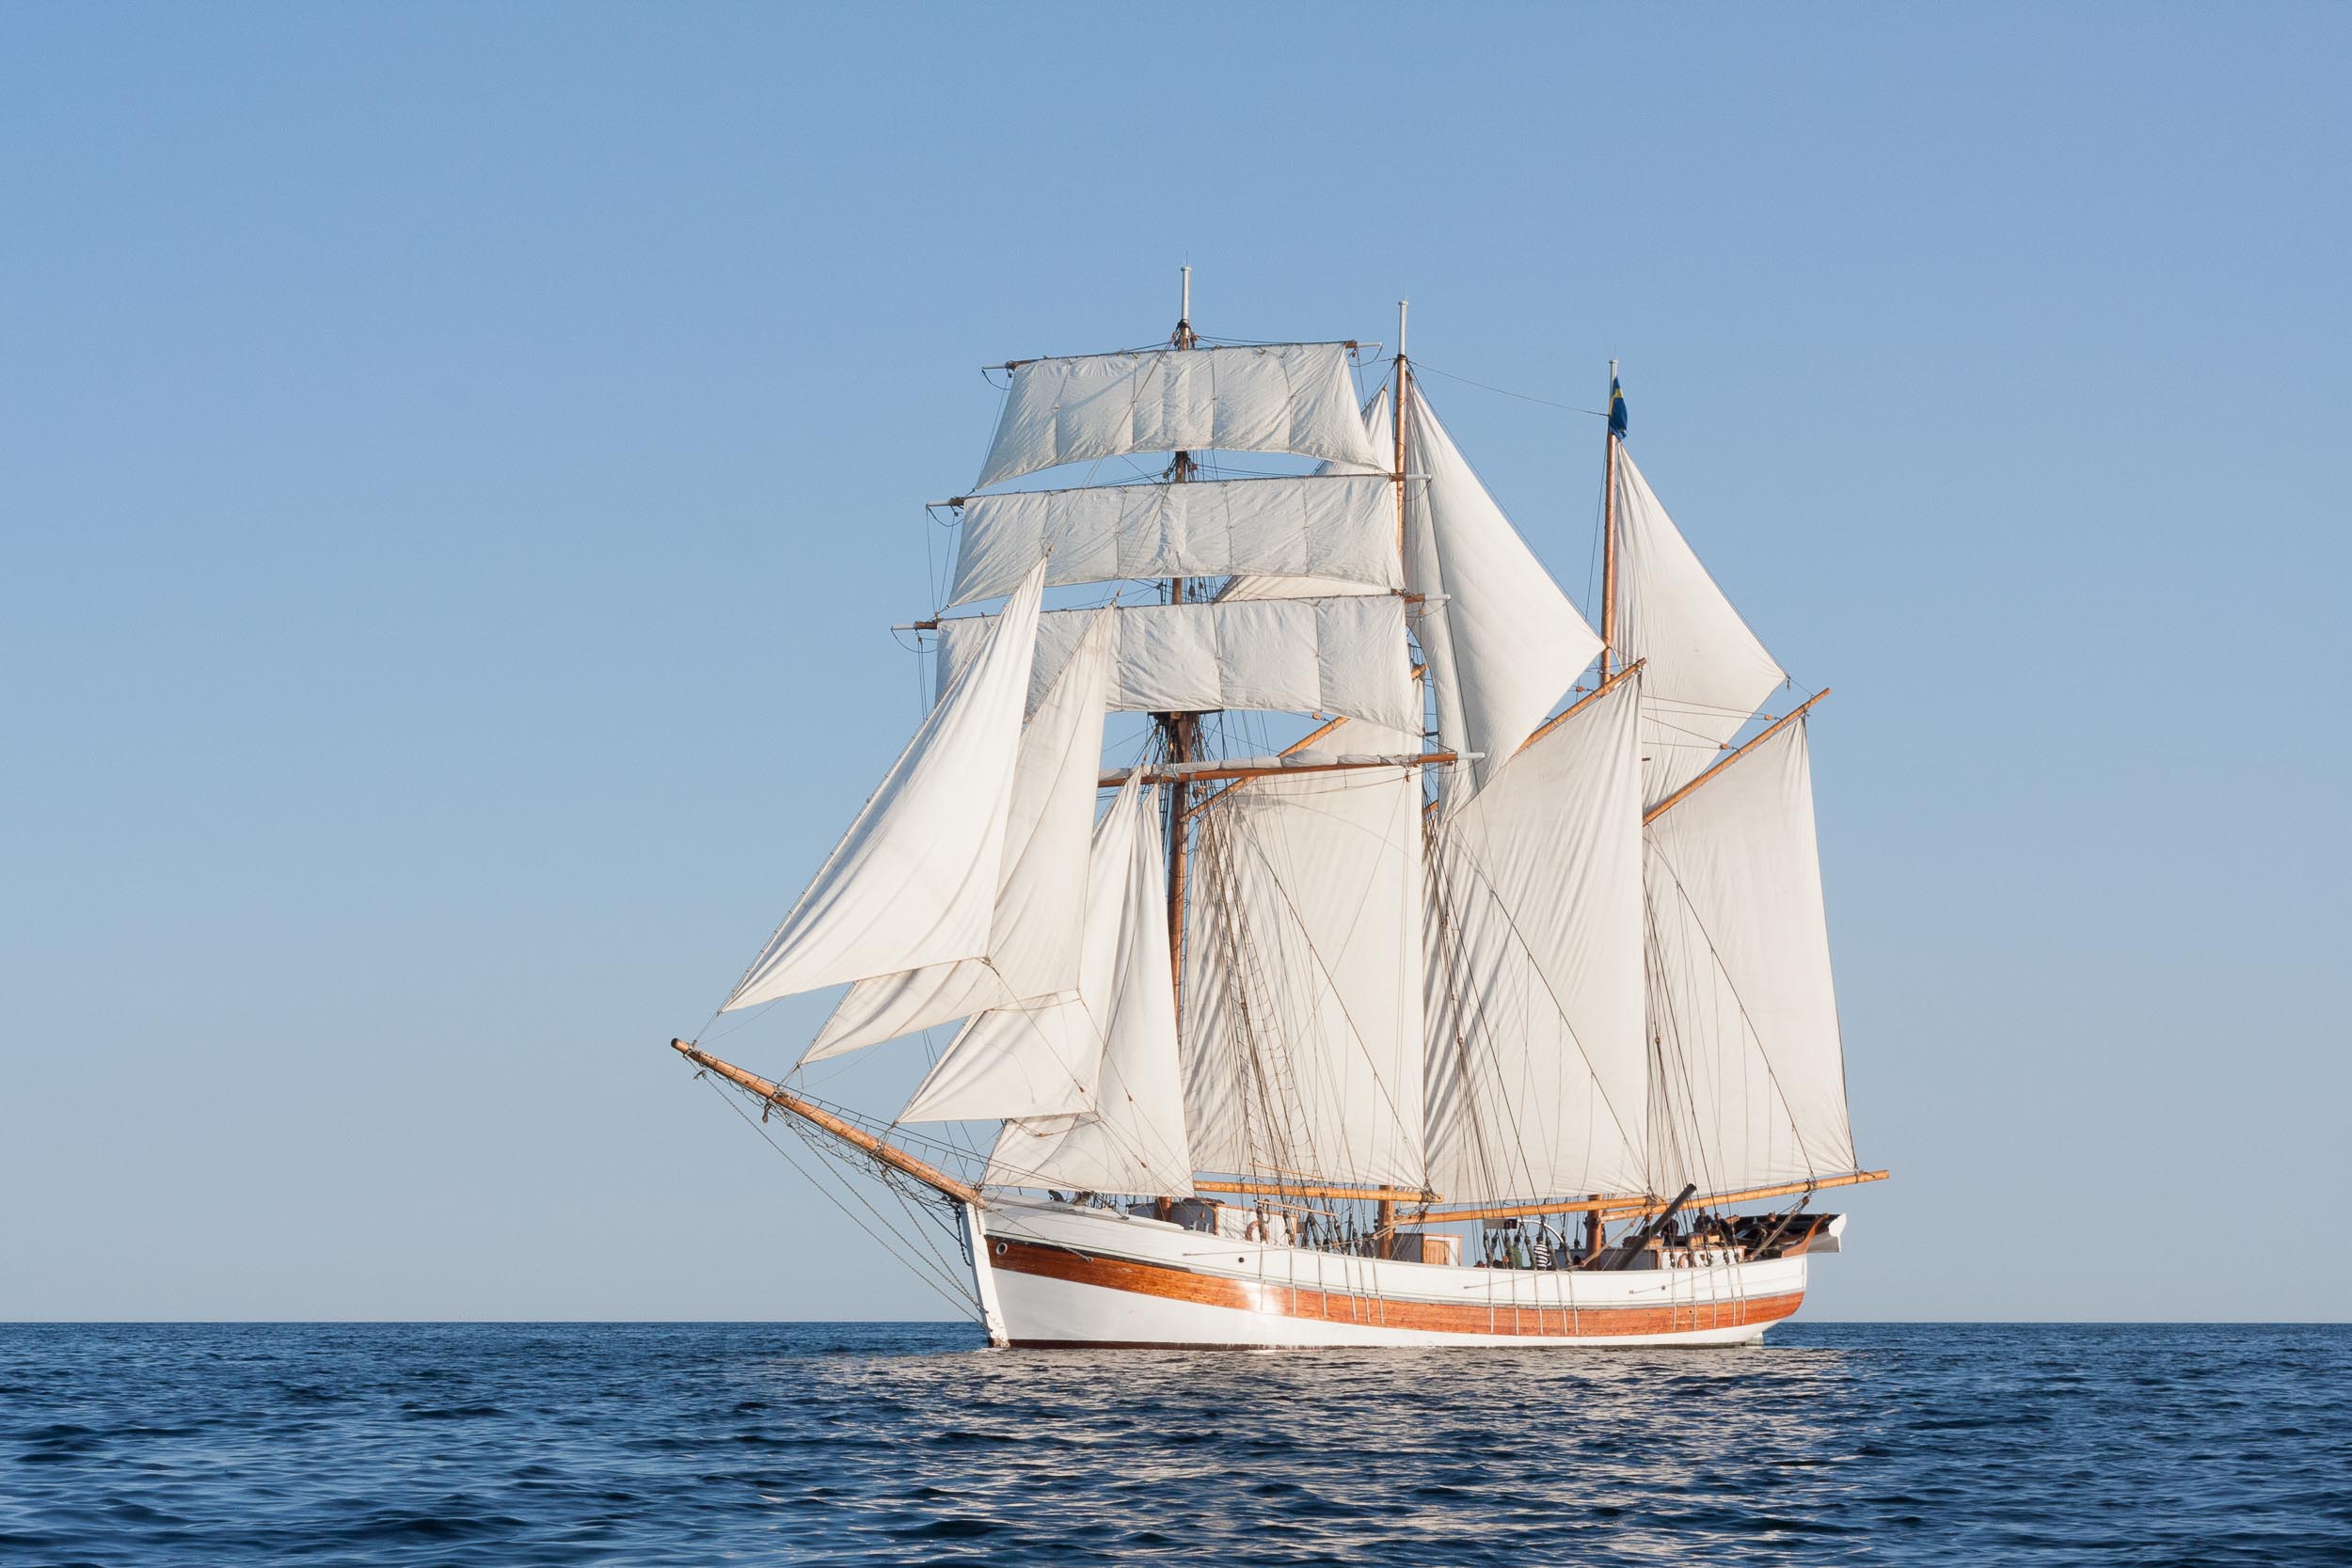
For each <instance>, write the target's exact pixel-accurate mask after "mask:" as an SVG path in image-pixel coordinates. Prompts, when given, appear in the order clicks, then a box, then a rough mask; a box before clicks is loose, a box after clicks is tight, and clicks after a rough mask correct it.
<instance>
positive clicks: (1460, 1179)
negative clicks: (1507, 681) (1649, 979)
mask: <svg viewBox="0 0 2352 1568" xmlns="http://www.w3.org/2000/svg"><path fill="white" fill-rule="evenodd" d="M1639 679H1640V677H1639V676H1638V675H1637V676H1635V677H1634V678H1633V679H1631V680H1628V681H1626V682H1624V683H1622V684H1620V685H1618V686H1617V687H1615V688H1614V689H1612V690H1611V691H1609V692H1608V693H1606V694H1604V695H1602V696H1601V697H1599V698H1597V699H1596V700H1595V701H1594V702H1593V703H1592V704H1591V705H1590V706H1588V707H1586V708H1585V709H1584V710H1583V711H1581V712H1580V713H1578V714H1576V715H1575V716H1574V717H1573V718H1570V719H1568V720H1566V721H1564V722H1562V723H1561V724H1559V725H1558V726H1556V727H1555V728H1553V729H1552V730H1551V731H1549V733H1548V734H1546V735H1544V736H1542V737H1541V738H1539V739H1537V740H1535V741H1534V743H1532V744H1531V745H1529V746H1528V748H1527V749H1526V750H1525V751H1523V752H1519V753H1518V755H1517V756H1514V757H1512V758H1511V759H1510V760H1509V761H1508V762H1507V763H1506V765H1505V766H1504V767H1502V768H1500V769H1498V770H1497V771H1496V773H1495V775H1494V776H1493V778H1492V779H1490V780H1489V781H1488V782H1487V784H1486V787H1485V788H1484V789H1482V790H1481V791H1479V793H1478V794H1477V795H1475V796H1473V797H1472V798H1471V799H1470V801H1469V802H1468V803H1467V804H1466V805H1464V806H1462V807H1461V808H1460V809H1459V810H1458V811H1455V812H1454V813H1453V814H1452V815H1451V816H1449V817H1448V818H1447V819H1446V821H1445V822H1444V824H1443V825H1442V827H1441V828H1440V829H1439V830H1438V832H1437V834H1436V835H1435V838H1434V840H1433V843H1432V846H1431V851H1430V853H1431V865H1430V876H1429V888H1430V906H1431V907H1430V911H1429V913H1428V916H1427V920H1428V922H1429V946H1430V953H1431V957H1430V959H1429V983H1428V988H1427V1001H1426V1005H1427V1013H1428V1027H1429V1034H1428V1061H1429V1084H1428V1106H1429V1114H1428V1122H1429V1149H1428V1158H1429V1182H1430V1185H1431V1186H1432V1187H1434V1188H1436V1189H1437V1190H1438V1191H1439V1192H1441V1193H1443V1194H1444V1195H1445V1196H1446V1197H1447V1198H1448V1199H1449V1200H1451V1201H1457V1202H1492V1201H1501V1200H1505V1199H1514V1198H1522V1199H1523V1198H1537V1197H1560V1196H1570V1195H1575V1194H1581V1193H1638V1192H1642V1191H1644V1190H1645V1177H1646V1175H1647V1172H1646V1170H1645V1161H1644V1153H1645V1118H1646V1116H1647V1107H1648V1098H1647V1097H1648V1060H1647V1057H1648V1053H1647V1051H1646V1050H1645V1038H1644V1036H1643V1001H1644V996H1643V972H1642V940H1641V931H1642V837H1641V834H1642V825H1641V824H1642V808H1641V779H1640V774H1639V770H1638V760H1637V756H1636V752H1635V749H1634V734H1635V727H1636V724H1637V721H1638V717H1639V711H1640V710H1639V696H1638V691H1637V686H1638V682H1639Z"/></svg>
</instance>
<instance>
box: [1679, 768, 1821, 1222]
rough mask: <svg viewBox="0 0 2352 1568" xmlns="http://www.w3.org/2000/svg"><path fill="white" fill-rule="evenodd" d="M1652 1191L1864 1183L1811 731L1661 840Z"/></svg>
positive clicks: (1733, 777)
mask: <svg viewBox="0 0 2352 1568" xmlns="http://www.w3.org/2000/svg"><path fill="white" fill-rule="evenodd" d="M1647 839H1648V853H1647V861H1646V879H1647V883H1648V902H1649V967H1650V1007H1649V1011H1650V1029H1651V1033H1652V1036H1653V1037H1654V1040H1655V1045H1654V1052H1655V1053H1656V1056H1657V1059H1658V1064H1659V1084H1660V1096H1659V1099H1660V1104H1661V1125H1659V1126H1658V1127H1657V1129H1656V1131H1655V1135H1654V1139H1653V1144H1654V1147H1655V1148H1656V1150H1657V1153H1656V1160H1655V1164H1656V1169H1655V1173H1654V1176H1653V1178H1652V1180H1653V1190H1655V1191H1658V1192H1673V1191H1677V1190H1678V1189H1679V1187H1680V1185H1681V1183H1683V1182H1684V1181H1695V1182H1697V1183H1698V1184H1699V1189H1700V1190H1701V1191H1702V1192H1725V1191H1732V1190H1736V1189H1739V1188H1742V1187H1751V1186H1761V1185H1766V1184H1769V1183H1772V1182H1781V1181H1799V1180H1806V1179H1809V1178H1812V1177H1817V1176H1832V1175H1837V1174H1841V1173H1843V1172H1846V1171H1850V1170H1851V1169H1853V1168H1854V1151H1853V1132H1852V1129H1851V1125H1850V1124H1849V1122H1848V1120H1847V1116H1846V1069H1845V1052H1844V1048H1843V1046H1842V1044H1841V1043H1840V1041H1839V1038H1838V1032H1837V998H1836V990H1835V988H1834V986H1833V984H1832V981H1831V977H1830V961H1829V932H1828V925H1827V921H1826V918H1825V915H1824V912H1823V909H1822V903H1821V873H1820V858H1819V852H1818V849H1817V847H1816V844H1815V839H1814V829H1813V773H1812V765H1811V762H1810V759H1809V758H1808V755H1807V752H1806V747H1805V730H1804V723H1803V722H1802V721H1800V722H1798V723H1795V724H1791V725H1790V726H1788V728H1787V729H1785V730H1783V731H1781V732H1780V733H1779V734H1777V735H1775V736H1772V737H1771V738H1769V739H1767V740H1765V741H1763V742H1762V743H1761V744H1759V745H1757V746H1756V748H1755V749H1754V750H1753V751H1750V752H1743V753H1742V754H1741V755H1740V758H1739V760H1738V761H1736V762H1734V763H1732V764H1731V765H1730V766H1728V767H1727V768H1724V770H1723V771H1722V772H1721V773H1719V774H1718V775H1716V776H1715V777H1714V778H1711V779H1709V780H1708V782H1707V783H1706V784H1701V785H1700V786H1699V787H1698V788H1697V789H1695V790H1693V791H1692V793H1691V794H1689V795H1687V796H1685V797H1683V799H1682V800H1680V801H1679V802H1677V804H1676V805H1675V806H1673V807H1672V808H1671V809H1669V810H1668V811H1666V812H1665V813H1664V814H1662V815H1661V816H1659V818H1658V819H1657V820H1656V821H1655V822H1653V823H1651V824H1650V826H1649V828H1648V830H1647Z"/></svg>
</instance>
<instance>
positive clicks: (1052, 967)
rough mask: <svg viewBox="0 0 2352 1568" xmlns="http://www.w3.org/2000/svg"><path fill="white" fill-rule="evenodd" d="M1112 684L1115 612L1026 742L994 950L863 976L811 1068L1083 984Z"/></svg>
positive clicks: (812, 1054)
mask: <svg viewBox="0 0 2352 1568" xmlns="http://www.w3.org/2000/svg"><path fill="white" fill-rule="evenodd" d="M1110 680H1111V614H1110V611H1109V610H1096V611H1095V612H1094V613H1093V615H1092V616H1091V617H1090V618H1089V620H1088V621H1087V623H1086V626H1085V627H1084V629H1083V630H1082V631H1081V633H1080V634H1079V638H1078V643H1077V647H1076V648H1075V650H1074V651H1073V655H1072V657H1071V659H1070V661H1069V662H1068V663H1067V664H1065V665H1063V666H1062V668H1061V671H1060V673H1057V675H1056V676H1055V677H1054V683H1053V685H1052V687H1051V688H1050V689H1048V690H1047V691H1046V694H1045V700H1044V701H1043V702H1042V703H1041V704H1039V705H1038V710H1037V714H1036V716H1035V717H1033V718H1032V719H1031V720H1030V721H1029V723H1028V727H1027V728H1026V729H1025V730H1024V731H1023V732H1022V735H1021V752H1020V755H1019V758H1018V760H1017V761H1016V762H1015V763H1014V765H1013V773H1012V790H1011V796H1010V800H1009V803H1008V804H1007V807H1006V830H1005V831H1006V837H1005V850H1004V855H1003V860H1002V876H1001V879H1000V881H999V884H998V887H997V891H996V910H995V915H994V918H993V921H992V923H991V925H990V927H989V938H988V953H987V955H986V956H985V957H984V958H958V959H956V960H954V961H953V962H950V963H944V964H932V965H930V966H929V967H927V968H923V969H915V970H906V971H902V972H900V973H898V974H885V975H878V976H876V977H875V978H873V979H870V980H860V981H859V982H858V983H857V984H856V985H854V986H851V987H850V990H849V992H848V994H847V995H845V996H843V997H842V999H841V1001H840V1003H839V1004H838V1005H837V1006H835V1007H834V1010H833V1017H832V1018H830V1019H828V1020H827V1021H826V1022H825V1026H824V1028H823V1029H822V1030H820V1031H818V1036H817V1038H816V1040H815V1042H814V1043H812V1044H811V1045H810V1046H809V1048H808V1051H807V1053H805V1054H804V1055H803V1056H802V1058H801V1060H802V1061H803V1062H813V1061H818V1060H821V1059H822V1058H824V1057H827V1056H837V1055H839V1054H840V1053H843V1052H845V1051H854V1050H856V1049H857V1048H858V1047H860V1046H864V1045H874V1044H877V1043H879V1042H881V1041H882V1040H889V1039H897V1038H898V1037H899V1036H901V1035H911V1034H913V1033H914V1032H915V1031H916V1030H918V1029H929V1028H930V1027H931V1026H932V1025H934V1024H939V1023H946V1022H949V1021H950V1020H952V1019H959V1018H966V1017H969V1016H970V1015H972V1014H973V1013H977V1012H978V1011H979V1010H980V1009H981V1008H983V1007H994V1006H1004V1005H1006V1004H1009V1003H1012V1002H1017V1001H1021V1000H1024V999H1025V998H1029V997H1043V996H1050V995H1053V994H1055V993H1057V992H1063V991H1070V990H1075V989H1076V988H1077V984H1078V961H1079V960H1078V955H1079V948H1080V940H1081V932H1082V929H1083V926H1084V919H1085V911H1083V910H1082V909H1081V908H1080V907H1079V905H1078V904H1077V903H1075V902H1074V901H1073V899H1072V898H1071V897H1070V890H1071V889H1072V888H1073V887H1074V886H1077V885H1078V884H1080V883H1081V882H1083V881H1084V879H1085V877H1086V865H1087V856H1088V848H1087V843H1088V832H1089V828H1090V826H1091V825H1092V822H1093V818H1094V784H1095V778H1096V776H1097V774H1098V772H1099V770H1100V768H1101V759H1102V752H1103V712H1104V703H1105V700H1106V699H1107V698H1108V696H1109V694H1110Z"/></svg>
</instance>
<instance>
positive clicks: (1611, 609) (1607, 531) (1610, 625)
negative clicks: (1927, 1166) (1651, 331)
mask: <svg viewBox="0 0 2352 1568" xmlns="http://www.w3.org/2000/svg"><path fill="white" fill-rule="evenodd" d="M1624 402H1625V400H1624V399H1623V398H1621V397H1619V396H1618V395H1617V362H1616V361H1615V360H1614V359H1612V360H1610V361H1609V418H1608V420H1607V421H1606V422H1605V423H1603V425H1602V426H1601V432H1600V463H1601V480H1600V679H1601V683H1602V684H1603V685H1606V684H1608V680H1609V653H1610V650H1611V649H1613V648H1614V647H1615V646H1616V645H1617V435H1618V432H1619V430H1620V429H1621V428H1622V426H1623V423H1624V420H1623V416H1622V414H1621V412H1620V409H1621V408H1622V406H1623V404H1624Z"/></svg>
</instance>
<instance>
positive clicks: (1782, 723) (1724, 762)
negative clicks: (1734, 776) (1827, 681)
mask: <svg viewBox="0 0 2352 1568" xmlns="http://www.w3.org/2000/svg"><path fill="white" fill-rule="evenodd" d="M1828 695H1829V688H1828V687H1826V686H1825V687H1823V688H1821V689H1820V690H1819V691H1816V692H1815V693H1813V695H1812V696H1810V697H1807V698H1806V699H1805V700H1804V702H1802V703H1799V704H1798V705H1796V706H1795V707H1792V708H1790V709H1789V710H1788V712H1787V713H1784V714H1782V715H1781V716H1780V717H1779V718H1777V719H1775V720H1773V721H1772V723H1771V724H1770V725H1768V726H1767V727H1766V728H1765V729H1764V730H1763V731H1762V732H1761V733H1760V734H1758V735H1757V736H1756V738H1755V739H1754V740H1751V741H1749V742H1748V743H1747V744H1746V745H1745V746H1742V747H1740V749H1739V750H1738V751H1736V752H1732V753H1731V754H1730V755H1729V756H1727V757H1723V758H1720V759H1718V760H1717V761H1716V762H1715V764H1714V765H1713V766H1712V767H1710V768H1708V770H1707V771H1706V772H1704V773H1701V774H1700V775H1699V776H1698V777H1697V778H1695V779H1692V781H1691V782H1690V783H1689V784H1684V785H1683V786H1682V787H1681V788H1680V789H1677V790H1676V791H1675V792H1674V793H1673V794H1672V795H1669V796H1667V797H1666V798H1665V799H1664V800H1661V801H1659V802H1658V804H1656V805H1654V806H1652V807H1650V809H1649V810H1647V811H1645V812H1644V813H1643V814H1642V826H1643V827H1645V828H1646V827H1648V826H1649V825H1650V824H1651V823H1653V822H1655V821H1657V820H1658V819H1659V818H1660V817H1661V816H1665V815H1666V813H1667V812H1668V811H1670V810H1671V809H1673V807H1674V806H1675V805H1676V804H1677V803H1678V802H1679V801H1680V800H1682V798H1683V797H1684V796H1686V795H1688V794H1690V793H1691V791H1692V790H1694V789H1696V788H1698V786H1699V785H1701V784H1705V783H1706V782H1707V781H1708V780H1709V779H1711V778H1713V777H1714V776H1715V775H1716V774H1718V773H1720V772H1722V771H1723V770H1724V768H1729V767H1730V766H1731V765H1732V764H1733V763H1735V762H1738V761H1739V760H1740V758H1741V757H1743V756H1746V755H1747V754H1748V753H1749V752H1753V751H1755V750H1756V748H1757V747H1758V746H1761V745H1763V744H1764V742H1766V741H1768V740H1770V739H1772V736H1776V735H1778V734H1779V733H1780V732H1781V731H1783V730H1785V729H1787V728H1788V726H1789V725H1791V724H1793V723H1795V722H1796V721H1798V720H1800V719H1802V718H1804V710H1805V709H1807V708H1809V707H1811V706H1812V705H1814V704H1816V703H1818V702H1820V700H1821V699H1822V698H1824V697H1826V696H1828Z"/></svg>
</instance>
